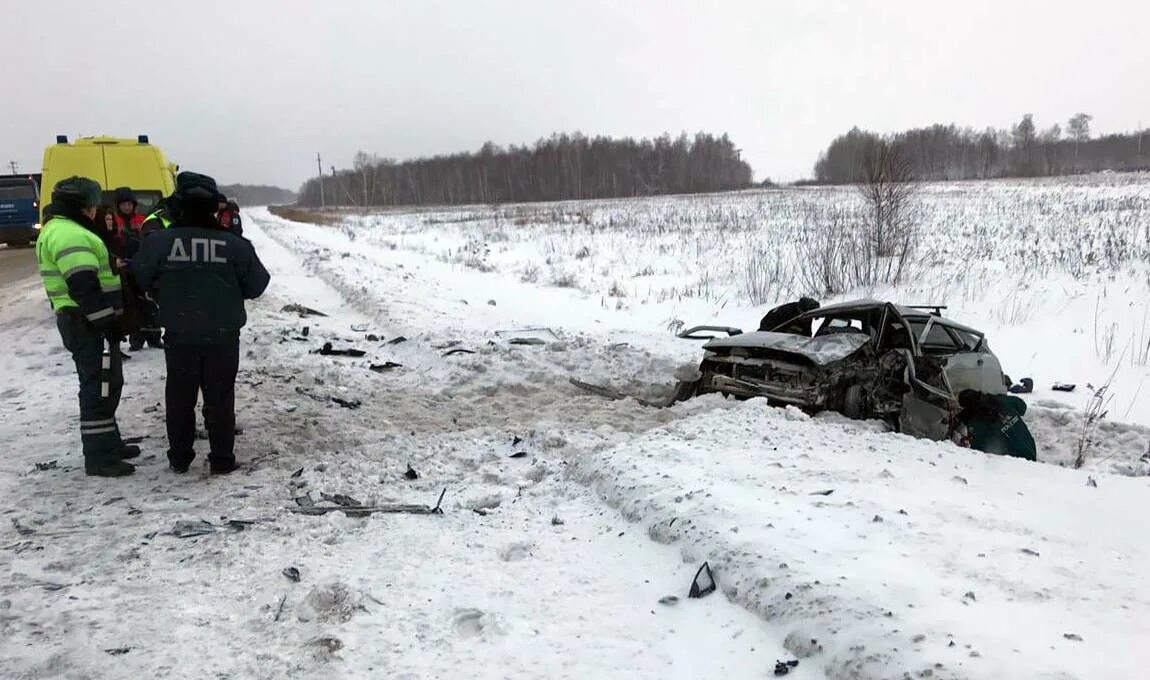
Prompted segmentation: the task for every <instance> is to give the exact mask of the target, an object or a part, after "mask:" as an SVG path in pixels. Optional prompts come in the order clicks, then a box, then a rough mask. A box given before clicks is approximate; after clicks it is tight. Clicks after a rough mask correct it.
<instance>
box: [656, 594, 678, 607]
mask: <svg viewBox="0 0 1150 680" xmlns="http://www.w3.org/2000/svg"><path fill="white" fill-rule="evenodd" d="M659 604H662V605H667V606H668V607H673V606H675V605H677V604H679V596H678V595H666V596H664V597H660V598H659Z"/></svg>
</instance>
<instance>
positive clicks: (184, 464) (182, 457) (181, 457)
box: [168, 450, 196, 475]
mask: <svg viewBox="0 0 1150 680" xmlns="http://www.w3.org/2000/svg"><path fill="white" fill-rule="evenodd" d="M195 459H196V452H195V451H188V452H186V453H177V452H175V451H171V450H169V451H168V467H170V468H171V469H172V472H175V473H176V474H180V475H182V474H184V473H185V472H187V471H188V468H190V467H192V461H193V460H195Z"/></svg>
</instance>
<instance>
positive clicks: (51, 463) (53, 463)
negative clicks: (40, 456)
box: [36, 460, 57, 472]
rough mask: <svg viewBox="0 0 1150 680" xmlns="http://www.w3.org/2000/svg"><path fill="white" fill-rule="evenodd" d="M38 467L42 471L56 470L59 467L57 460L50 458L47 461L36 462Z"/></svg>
mask: <svg viewBox="0 0 1150 680" xmlns="http://www.w3.org/2000/svg"><path fill="white" fill-rule="evenodd" d="M36 469H37V470H38V471H40V472H45V471H47V470H55V469H57V465H56V461H54V460H50V461H48V462H47V463H36Z"/></svg>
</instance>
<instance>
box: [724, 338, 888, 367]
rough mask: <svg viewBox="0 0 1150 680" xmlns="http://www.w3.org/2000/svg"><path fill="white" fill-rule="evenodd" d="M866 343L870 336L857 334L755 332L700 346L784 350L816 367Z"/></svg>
mask: <svg viewBox="0 0 1150 680" xmlns="http://www.w3.org/2000/svg"><path fill="white" fill-rule="evenodd" d="M869 342H870V336H869V335H863V334H861V333H838V334H835V335H823V336H820V337H817V338H808V337H806V336H805V335H794V334H792V333H772V332H770V331H755V332H753V333H743V334H741V335H733V336H731V337H729V338H716V339H714V340H712V341H710V342H708V343H707V344H706V345H704V346H703V349H707V350H718V351H720V352H723V351H730V350H732V349H736V348H740V347H743V348H748V349H759V350H772V351H776V352H787V353H790V354H797V355H799V356H802V357H805V358H807V359H809V360H810V361H812V362H813V363H815V364H817V365H819V366H825V365H827V364H829V363H831V362H834V361H838V360H840V359H845V358H847V357H849V356H850V355H852V354H854V353H855V352H857V351H858V350H859V348H860V347H862V346H863V345H865V344H867V343H869Z"/></svg>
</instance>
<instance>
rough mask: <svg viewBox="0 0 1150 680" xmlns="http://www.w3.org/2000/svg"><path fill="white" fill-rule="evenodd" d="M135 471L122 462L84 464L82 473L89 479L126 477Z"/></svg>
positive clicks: (134, 468) (130, 465)
mask: <svg viewBox="0 0 1150 680" xmlns="http://www.w3.org/2000/svg"><path fill="white" fill-rule="evenodd" d="M135 471H136V466H135V465H132V464H131V463H125V462H124V461H122V460H117V461H115V462H111V463H89V462H87V461H85V462H84V473H85V474H87V475H88V476H89V477H127V476H128V475H130V474H132V473H134V472H135Z"/></svg>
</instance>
